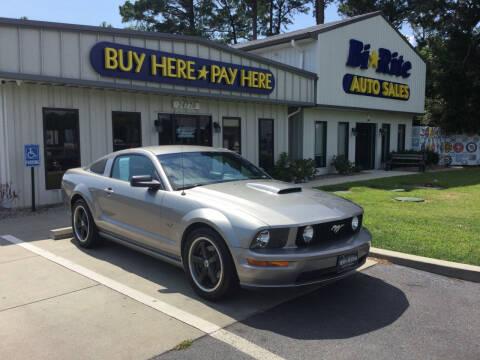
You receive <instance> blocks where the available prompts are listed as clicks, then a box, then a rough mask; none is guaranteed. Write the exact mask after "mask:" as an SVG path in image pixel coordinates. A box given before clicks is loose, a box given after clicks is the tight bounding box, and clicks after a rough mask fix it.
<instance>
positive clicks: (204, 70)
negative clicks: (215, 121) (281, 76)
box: [90, 42, 275, 95]
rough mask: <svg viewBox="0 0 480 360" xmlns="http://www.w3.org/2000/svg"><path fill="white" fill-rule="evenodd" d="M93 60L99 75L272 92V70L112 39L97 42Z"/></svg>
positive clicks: (204, 86)
mask: <svg viewBox="0 0 480 360" xmlns="http://www.w3.org/2000/svg"><path fill="white" fill-rule="evenodd" d="M90 62H91V64H92V66H93V68H94V69H95V71H97V72H98V73H99V74H100V75H102V76H109V77H115V78H122V79H131V80H140V81H148V82H159V83H168V84H175V85H182V86H195V87H202V88H211V89H217V90H229V91H242V92H249V93H256V94H265V95H268V94H270V93H271V92H272V91H273V89H274V88H275V78H274V76H273V73H272V72H271V71H270V70H266V69H259V68H254V67H249V66H243V65H236V64H230V63H224V62H219V61H212V60H209V59H202V58H197V57H191V56H185V55H178V54H173V53H167V52H163V51H156V50H149V49H144V48H138V47H133V46H128V45H121V44H116V43H111V42H100V43H97V44H95V45H94V46H93V47H92V49H91V51H90Z"/></svg>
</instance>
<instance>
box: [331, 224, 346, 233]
mask: <svg viewBox="0 0 480 360" xmlns="http://www.w3.org/2000/svg"><path fill="white" fill-rule="evenodd" d="M343 225H345V224H338V225H333V226H332V227H331V228H330V230H332V231H333V233H334V234H338V232H339V231H340V230H341V229H342V227H343Z"/></svg>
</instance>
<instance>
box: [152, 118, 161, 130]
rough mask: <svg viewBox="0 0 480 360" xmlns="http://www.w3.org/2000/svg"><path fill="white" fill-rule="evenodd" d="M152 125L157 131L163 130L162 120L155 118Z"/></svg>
mask: <svg viewBox="0 0 480 360" xmlns="http://www.w3.org/2000/svg"><path fill="white" fill-rule="evenodd" d="M153 125H154V126H155V130H157V132H162V131H163V126H162V121H161V120H158V119H157V120H155V121H154V122H153Z"/></svg>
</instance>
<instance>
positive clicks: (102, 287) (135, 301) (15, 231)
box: [0, 210, 480, 359]
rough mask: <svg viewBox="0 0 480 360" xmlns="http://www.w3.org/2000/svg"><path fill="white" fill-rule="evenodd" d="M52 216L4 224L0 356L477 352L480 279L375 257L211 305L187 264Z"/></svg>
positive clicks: (0, 229) (470, 355)
mask: <svg viewBox="0 0 480 360" xmlns="http://www.w3.org/2000/svg"><path fill="white" fill-rule="evenodd" d="M49 224H55V226H63V225H67V224H68V218H67V217H66V216H65V215H64V214H63V213H62V212H61V211H55V210H54V211H50V212H46V213H45V214H42V215H40V216H35V217H25V218H17V219H7V220H3V221H2V222H0V236H1V235H3V234H11V235H12V236H13V237H4V238H3V239H0V338H1V339H2V341H1V342H0V353H1V354H2V358H8V359H31V358H35V359H56V358H58V359H64V358H82V359H105V358H108V359H148V358H152V357H156V356H158V358H159V359H180V358H181V359H183V358H186V359H226V358H229V359H230V358H232V359H236V358H238V359H242V358H249V359H251V358H257V359H268V358H270V359H280V358H285V359H306V358H332V359H358V358H401V359H410V358H411V359H418V358H422V359H429V358H432V359H433V358H434V359H441V358H442V359H454V358H462V359H478V358H480V348H479V344H480V331H479V330H478V329H480V315H479V307H478V299H479V298H480V286H479V284H474V283H469V282H464V281H458V280H454V279H449V278H445V277H442V276H438V275H433V274H428V273H425V272H421V271H417V270H412V269H408V268H404V267H401V266H396V265H382V264H376V265H374V266H372V267H369V268H367V269H364V270H363V271H362V272H361V273H358V274H357V275H355V276H354V277H351V278H349V279H345V280H343V281H341V282H339V283H336V284H332V285H329V286H326V287H320V288H310V289H302V290H296V291H285V290H278V291H263V292H249V291H245V290H239V291H238V292H237V293H236V294H235V295H234V296H233V297H231V298H230V299H228V300H226V301H224V302H221V303H209V302H205V301H203V300H201V299H199V298H198V297H197V296H196V295H195V294H194V292H193V291H192V290H191V289H190V287H189V285H188V283H187V281H186V280H185V277H184V274H183V272H182V270H181V269H178V268H175V267H173V266H170V265H167V264H164V263H162V262H160V261H158V260H155V259H153V258H150V257H148V256H146V255H143V254H139V253H136V252H134V251H132V250H130V249H127V248H124V247H121V246H119V245H116V244H114V243H110V242H105V244H103V245H102V246H101V247H99V248H98V249H95V250H85V249H82V248H79V247H77V246H76V244H75V243H74V242H73V241H72V240H71V239H64V240H57V241H54V240H49V239H48V238H47V237H48V226H49ZM15 239H17V240H15ZM16 241H17V242H18V244H15V242H16ZM12 242H13V243H12ZM187 339H191V340H194V342H193V344H192V345H191V346H190V347H189V348H188V349H186V350H180V351H175V350H172V351H170V350H171V349H172V348H173V347H174V346H175V345H177V344H179V343H181V342H182V341H184V340H187Z"/></svg>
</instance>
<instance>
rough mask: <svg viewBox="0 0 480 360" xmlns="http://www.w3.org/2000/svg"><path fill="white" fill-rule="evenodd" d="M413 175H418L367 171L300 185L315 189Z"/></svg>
mask: <svg viewBox="0 0 480 360" xmlns="http://www.w3.org/2000/svg"><path fill="white" fill-rule="evenodd" d="M413 174H418V173H417V172H415V171H400V170H392V171H385V170H368V171H362V172H361V173H358V174H353V175H338V174H331V175H323V176H322V177H321V178H319V179H315V180H312V181H309V182H307V183H304V184H301V185H302V186H305V187H317V186H325V185H336V184H343V183H346V182H352V181H365V180H373V179H381V178H387V177H394V176H402V175H413Z"/></svg>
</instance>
